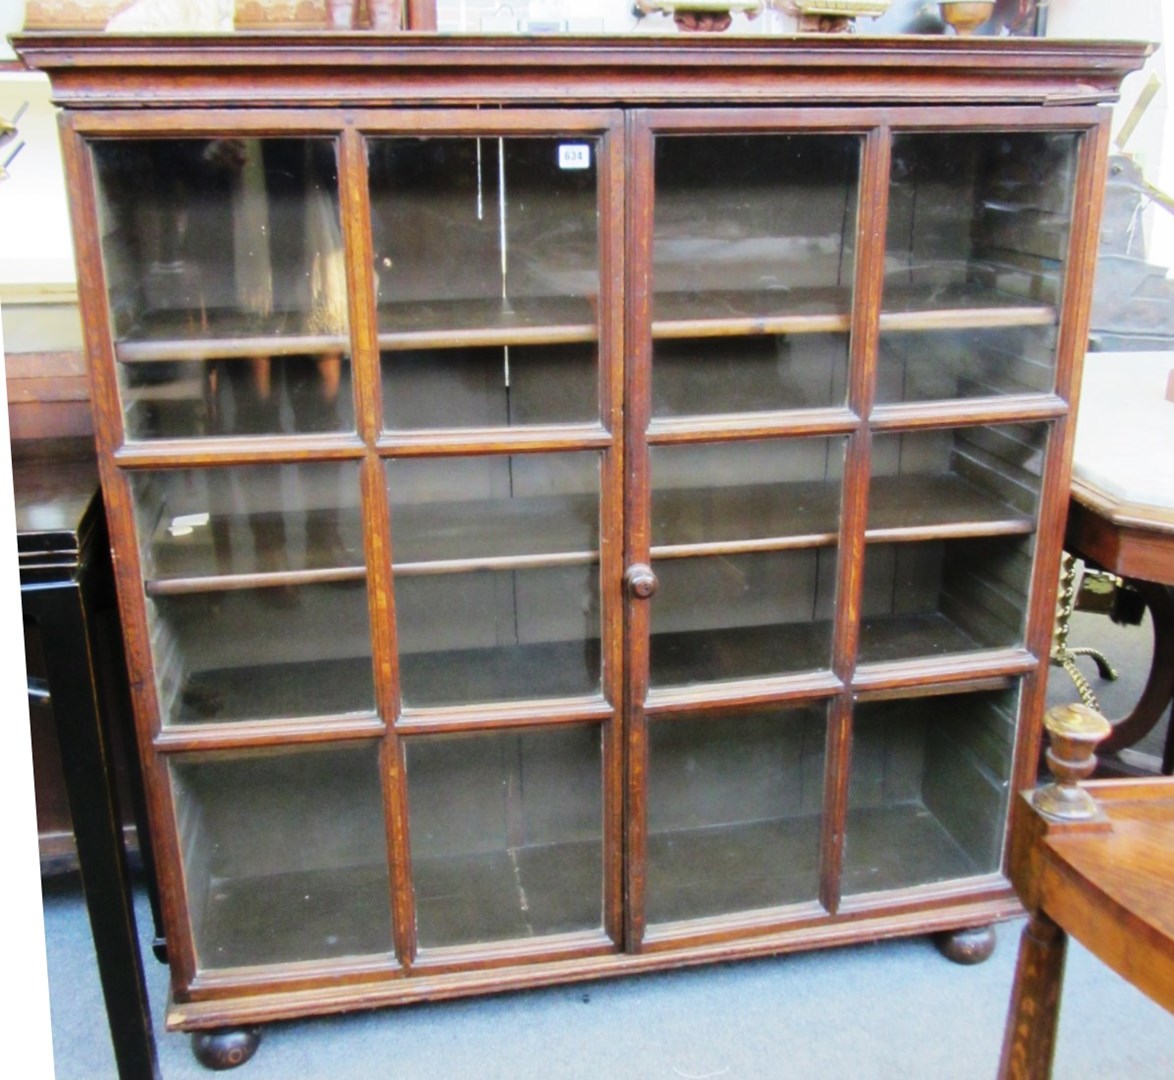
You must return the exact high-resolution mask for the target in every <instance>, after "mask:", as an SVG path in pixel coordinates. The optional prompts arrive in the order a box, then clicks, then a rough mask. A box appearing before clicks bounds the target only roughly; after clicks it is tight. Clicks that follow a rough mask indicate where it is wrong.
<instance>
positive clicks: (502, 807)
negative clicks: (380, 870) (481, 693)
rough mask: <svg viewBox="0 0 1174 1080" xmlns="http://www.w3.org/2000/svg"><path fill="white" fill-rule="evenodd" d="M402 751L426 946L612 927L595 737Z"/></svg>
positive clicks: (449, 743) (564, 730) (564, 735)
mask: <svg viewBox="0 0 1174 1080" xmlns="http://www.w3.org/2000/svg"><path fill="white" fill-rule="evenodd" d="M405 745H406V754H407V774H408V800H409V805H410V811H409V812H410V815H411V830H412V836H411V842H412V882H413V886H414V889H415V896H416V932H417V936H418V940H419V943H420V945H421V947H423V948H433V947H439V946H445V945H466V944H476V943H478V942H486V941H501V940H503V939H508V938H525V937H533V936H537V935H543V934H559V933H568V932H571V931H576V930H596V929H599V928H600V927H601V926H602V925H603V770H602V749H601V741H600V729H599V728H598V727H597V726H594V725H593V726H585V725H583V726H580V725H575V726H573V727H560V728H558V729H556V730H553V731H506V732H499V733H494V734H491V735H459V736H453V737H435V736H429V737H425V738H414V739H409V740H407V741H406V744H405Z"/></svg>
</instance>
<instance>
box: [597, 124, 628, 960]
mask: <svg viewBox="0 0 1174 1080" xmlns="http://www.w3.org/2000/svg"><path fill="white" fill-rule="evenodd" d="M597 145H598V149H597V153H596V173H597V181H596V182H597V184H598V203H599V222H600V231H599V249H600V250H599V273H600V288H599V329H598V342H599V355H598V358H597V362H598V366H599V410H600V419H601V420H602V422H603V426H604V428H605V429H606V430H607V431H608V432H610V433H611V436H612V440H613V442H612V445H611V446H610V447H609V448H608V449H606V450H604V451H603V453H602V454H601V455H600V504H599V512H600V537H599V548H600V550H599V583H598V588H599V594H600V607H601V615H602V629H601V635H602V636H601V641H600V648H601V649H602V651H603V655H602V657H601V659H602V663H603V685H602V687H601V689H602V692H603V696H604V698H605V699H606V700H607V701H608V702H609V703H610V704H611V706H612V715H611V717H610V718H609V719H608V721H607V722H606V723H604V725H603V727H602V733H601V734H602V753H603V837H604V849H603V865H604V869H603V881H604V904H603V925H604V930H605V931H606V932H607V934H608V936H609V937H610V939H611V940H612V941H613V942H614V943H615V944H616V946H618V947H622V944H623V941H624V821H625V818H624V778H625V770H624V732H625V728H624V723H623V706H624V686H625V684H626V672H627V657H626V654H625V649H624V607H625V597H624V591H623V590H624V584H623V579H624V525H625V522H624V519H625V501H624V474H625V462H626V460H627V457H626V444H625V441H624V434H625V433H624V374H625V372H624V356H625V348H624V343H625V330H626V327H625V326H624V314H623V312H624V272H625V259H624V238H625V229H624V215H623V208H624V164H625V149H626V140H625V138H624V119H623V115H622V114H621V113H619V112H616V113H613V114H611V124H610V127H609V128H608V130H607V132H606V134H604V135H603V136H602V137H601V139H600V141H599V143H598V144H597Z"/></svg>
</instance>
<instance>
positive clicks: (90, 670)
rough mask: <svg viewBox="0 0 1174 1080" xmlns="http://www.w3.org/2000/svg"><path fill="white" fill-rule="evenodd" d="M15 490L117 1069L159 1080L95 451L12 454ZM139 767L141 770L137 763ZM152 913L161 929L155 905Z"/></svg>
mask: <svg viewBox="0 0 1174 1080" xmlns="http://www.w3.org/2000/svg"><path fill="white" fill-rule="evenodd" d="M13 489H14V495H15V503H16V518H17V553H18V558H19V562H20V593H21V604H22V607H23V609H24V616H25V620H26V622H32V623H34V624H35V625H36V629H37V631H38V634H39V637H40V643H41V649H42V653H43V657H44V673H45V674H44V678H43V680H35V681H31V682H30V688H29V689H30V695H31V696H33V697H37V698H42V699H44V700H46V701H47V702H48V703H49V705H50V706H51V709H52V715H53V720H54V723H55V726H56V729H57V741H58V744H59V746H60V752H61V764H62V771H63V774H64V780H65V789H66V794H67V796H68V802H69V810H70V816H71V818H72V822H73V832H74V837H75V840H76V845H77V861H78V867H79V869H80V871H81V878H82V886H83V889H84V891H85V897H86V907H87V910H88V912H89V917H90V928H91V931H92V933H93V937H94V949H95V953H96V957H97V962H98V975H99V978H100V980H101V983H102V993H103V996H104V998H105V1003H106V1013H107V1017H108V1020H109V1023H110V1035H111V1039H112V1041H113V1044H114V1056H115V1061H116V1062H117V1065H118V1071H119V1075H120V1076H121V1077H123V1078H124V1080H132V1078H133V1080H143V1078H151V1077H157V1076H159V1066H158V1061H157V1057H156V1051H155V1039H154V1033H153V1030H152V1026H151V1015H150V1009H149V1005H148V1001H147V991H146V983H145V980H144V976H143V964H142V957H141V953H140V950H139V941H138V933H137V930H136V927H135V914H134V903H133V896H132V893H131V886H130V877H129V873H128V870H127V862H126V852H125V848H124V844H123V824H122V823H123V817H122V814H121V813H120V810H119V798H118V792H117V791H116V788H115V783H114V771H113V763H112V758H111V737H112V735H113V733H114V732H113V727H112V725H113V723H114V717H113V716H112V715H111V712H112V710H111V709H109V708H107V707H106V703H108V702H109V701H110V700H111V699H112V695H114V694H117V693H118V689H117V687H110V686H109V685H105V686H104V685H103V680H104V679H105V680H109V678H110V676H111V675H112V674H113V673H114V672H115V671H118V672H120V671H121V670H124V669H119V668H114V667H113V666H112V665H103V664H100V663H98V662H97V660H96V657H97V656H98V655H99V653H100V650H102V649H103V648H108V647H109V646H110V645H111V644H112V642H111V640H110V638H109V636H106V637H104V636H103V633H102V627H101V625H100V619H99V613H100V612H101V611H102V610H103V608H104V607H106V606H108V605H109V603H110V599H111V591H112V588H113V581H112V574H111V566H110V546H109V542H108V539H107V536H106V524H105V516H104V514H103V511H102V500H101V495H100V493H99V490H98V483H97V472H96V469H95V467H94V463H93V458H92V451H91V454H90V456H89V458H87V457H85V456H78V454H77V452H76V450H75V449H74V448H73V447H72V446H68V445H66V446H61V447H54V448H53V452H52V453H46V452H45V451H43V450H42V451H41V452H40V453H39V455H38V456H37V457H36V458H33V459H28V458H21V457H20V456H18V455H15V454H14V462H13ZM118 662H119V663H121V658H118ZM129 757H131V758H134V755H133V754H132V755H129ZM131 768H132V770H133V769H134V768H137V766H135V765H134V764H133V762H132V764H131ZM136 781H137V776H134V775H133V774H132V777H131V778H130V783H131V787H132V790H134V791H136V792H141V783H136ZM136 801H140V800H139V799H136ZM140 809H141V807H140ZM136 817H137V818H138V822H139V827H140V839H141V841H142V844H141V847H142V853H143V857H144V860H145V864H144V869H145V870H146V871H147V877H148V880H153V873H152V867H151V865H150V845H149V844H148V843H146V842H145V840H146V837H145V835H143V834H142V823H143V822H144V820H145V818H144V817H143V816H142V815H141V814H136ZM152 906H153V907H154V909H155V915H156V921H155V924H156V927H158V926H159V925H160V923H159V918H158V908H157V901H156V900H155V898H154V896H152Z"/></svg>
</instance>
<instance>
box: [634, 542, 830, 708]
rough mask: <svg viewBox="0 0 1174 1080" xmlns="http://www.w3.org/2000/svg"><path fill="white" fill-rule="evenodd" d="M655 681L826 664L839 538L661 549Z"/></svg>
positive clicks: (684, 681) (674, 682)
mask: <svg viewBox="0 0 1174 1080" xmlns="http://www.w3.org/2000/svg"><path fill="white" fill-rule="evenodd" d="M653 566H654V569H655V572H656V575H657V577H658V578H659V579H660V588H659V589H658V590H657V593H656V597H655V599H654V600H653V601H652V640H651V644H650V665H651V666H650V673H649V681H650V685H651V686H653V687H655V688H658V689H659V688H661V687H667V686H688V685H693V684H695V683H704V682H713V681H717V680H721V679H748V678H755V677H760V676H768V675H783V674H793V673H795V672H802V671H814V670H818V669H821V668H826V667H829V666H830V664H831V648H832V617H833V607H834V602H835V587H836V548H835V547H833V546H828V547H822V548H808V549H804V550H799V551H771V552H764V553H761V554H754V555H703V556H700V557H689V558H668V559H656V560H654V563H653Z"/></svg>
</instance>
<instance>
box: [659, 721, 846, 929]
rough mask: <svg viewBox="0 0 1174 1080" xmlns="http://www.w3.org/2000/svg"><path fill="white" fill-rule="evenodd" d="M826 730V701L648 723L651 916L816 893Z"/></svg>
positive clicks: (691, 914) (766, 903)
mask: <svg viewBox="0 0 1174 1080" xmlns="http://www.w3.org/2000/svg"><path fill="white" fill-rule="evenodd" d="M826 738H827V722H826V715H825V709H824V707H823V706H822V705H812V706H808V707H806V708H799V709H786V710H782V711H777V712H770V713H758V714H754V715H751V716H737V717H733V716H723V717H720V718H711V719H705V720H671V721H655V722H653V723H651V724H650V725H649V743H650V746H649V752H648V860H647V890H648V891H647V897H646V900H645V905H646V911H647V916H648V921H649V922H651V923H657V922H671V921H674V920H677V919H695V918H703V917H705V916H709V915H725V914H729V913H732V912H737V911H749V910H753V909H755V908H766V907H777V906H780V905H783V904H792V903H798V902H801V901H805V900H815V899H816V898H817V897H818V895H819V850H820V821H821V811H822V803H823V774H824V745H825V742H826Z"/></svg>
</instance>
